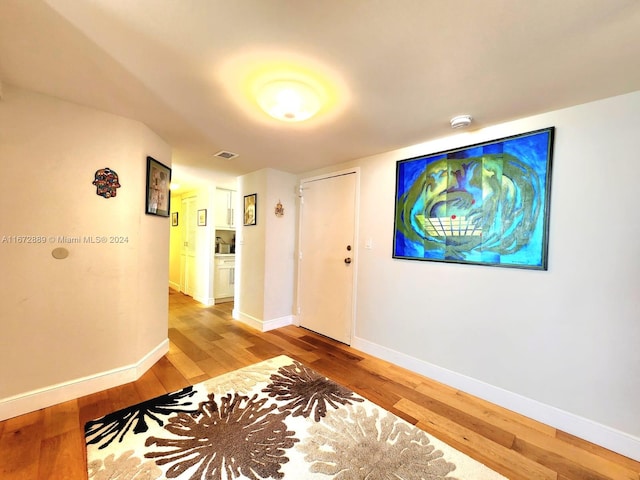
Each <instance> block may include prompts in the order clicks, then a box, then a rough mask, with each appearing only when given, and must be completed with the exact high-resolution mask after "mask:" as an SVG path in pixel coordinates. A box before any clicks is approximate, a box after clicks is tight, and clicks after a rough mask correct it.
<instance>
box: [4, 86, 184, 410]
mask: <svg viewBox="0 0 640 480" xmlns="http://www.w3.org/2000/svg"><path fill="white" fill-rule="evenodd" d="M147 155H150V156H152V157H154V158H156V159H157V160H159V161H160V162H162V163H164V164H166V165H170V163H171V151H170V148H169V147H168V145H167V144H166V143H164V142H163V141H162V140H161V139H160V138H159V137H158V136H156V135H155V134H154V133H152V132H151V131H150V130H149V129H148V128H147V127H145V126H144V125H142V124H140V123H138V122H134V121H131V120H128V119H124V118H121V117H117V116H114V115H109V114H106V113H103V112H99V111H96V110H92V109H89V108H84V107H80V106H77V105H75V104H71V103H67V102H63V101H60V100H57V99H54V98H51V97H47V96H42V95H38V94H34V93H31V92H26V91H23V90H18V89H14V88H11V87H9V86H5V89H4V98H3V99H2V101H0V164H1V168H2V175H0V211H2V217H1V218H2V221H1V223H0V225H1V231H0V263H1V265H2V274H3V279H4V280H3V288H2V289H0V303H1V304H2V322H1V327H0V328H1V335H0V343H1V346H0V379H2V380H1V381H0V418H6V417H9V416H13V415H16V414H19V413H23V412H25V411H29V410H34V409H36V408H41V407H43V406H46V405H49V404H53V403H57V402H59V401H63V400H66V399H69V398H74V397H78V396H81V395H83V394H86V393H90V392H92V391H96V390H100V389H102V388H106V387H108V386H112V385H115V384H119V383H124V382H125V381H130V380H133V379H135V378H136V377H137V376H138V375H140V374H141V373H143V372H144V370H145V369H146V368H148V367H149V366H150V365H151V364H152V363H153V362H154V361H155V360H156V359H157V358H159V357H160V356H162V355H163V354H164V353H165V351H166V350H167V347H168V340H167V317H168V303H167V283H168V273H167V272H168V248H169V219H167V218H162V217H155V216H148V215H145V214H144V208H145V177H146V157H147ZM104 167H110V168H112V169H113V170H115V171H116V172H117V173H118V175H119V179H120V184H121V185H122V187H121V188H119V189H118V190H117V196H116V197H113V198H110V199H105V198H103V197H100V196H98V195H96V193H95V192H96V188H95V186H93V185H92V181H93V179H94V173H95V171H96V170H98V169H100V168H104ZM13 235H16V236H20V235H32V236H38V237H42V238H43V239H44V242H42V243H15V241H12V240H11V236H13ZM60 236H67V237H76V236H79V237H81V238H82V239H83V241H82V243H74V244H60V242H59V239H58V237H60ZM89 236H93V237H98V236H104V237H106V238H107V243H100V244H95V243H94V244H91V243H85V242H84V237H89ZM114 236H119V237H122V238H125V239H126V243H110V240H111V237H114ZM52 237H53V238H52ZM3 239H4V241H3ZM58 246H64V247H66V248H67V249H68V251H69V256H68V258H66V259H64V260H56V259H54V258H53V257H52V255H51V251H52V250H53V249H54V248H56V247H58Z"/></svg>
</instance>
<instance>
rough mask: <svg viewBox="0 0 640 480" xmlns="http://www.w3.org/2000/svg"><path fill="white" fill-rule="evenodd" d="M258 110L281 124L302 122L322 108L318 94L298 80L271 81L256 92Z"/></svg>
mask: <svg viewBox="0 0 640 480" xmlns="http://www.w3.org/2000/svg"><path fill="white" fill-rule="evenodd" d="M257 101H258V105H260V108H262V109H263V110H264V111H265V112H267V113H268V114H269V115H271V116H272V117H273V118H276V119H278V120H282V121H283V122H302V121H304V120H307V119H309V118H311V117H313V116H314V115H315V114H317V113H318V112H319V111H320V109H321V108H322V101H321V99H320V94H319V93H318V92H317V91H316V90H315V89H314V88H312V87H311V86H310V85H308V84H307V83H304V82H301V81H298V80H273V81H271V82H268V83H266V84H265V85H263V86H262V87H261V88H260V89H259V90H258V92H257Z"/></svg>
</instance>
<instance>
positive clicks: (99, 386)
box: [0, 339, 169, 421]
mask: <svg viewBox="0 0 640 480" xmlns="http://www.w3.org/2000/svg"><path fill="white" fill-rule="evenodd" d="M168 351H169V339H165V340H163V341H162V342H161V343H160V344H159V345H158V346H156V347H155V348H154V349H153V350H151V351H150V352H149V353H147V354H146V355H145V356H144V357H142V359H140V360H139V361H138V362H136V363H134V364H132V365H127V366H124V367H121V368H116V369H113V370H109V371H106V372H101V373H97V374H95V375H91V376H88V377H83V378H77V379H74V380H70V381H68V382H63V383H58V384H56V385H51V386H48V387H45V388H39V389H37V390H32V391H30V392H26V393H21V394H19V395H15V396H12V397H7V398H3V399H0V421H2V420H6V419H7V418H12V417H17V416H18V415H22V414H24V413H29V412H33V411H35V410H39V409H41V408H46V407H50V406H52V405H56V404H58V403H62V402H66V401H69V400H73V399H75V398H79V397H82V396H85V395H89V394H92V393H95V392H99V391H101V390H106V389H108V388H112V387H117V386H118V385H123V384H125V383H129V382H134V381H136V380H137V379H138V378H140V377H141V376H142V375H143V374H144V373H145V372H146V371H147V370H149V368H151V366H152V365H153V364H154V363H156V362H157V361H158V360H160V359H161V358H162V357H163V356H164V355H165V354H166V353H167V352H168Z"/></svg>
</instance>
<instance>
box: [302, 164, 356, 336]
mask: <svg viewBox="0 0 640 480" xmlns="http://www.w3.org/2000/svg"><path fill="white" fill-rule="evenodd" d="M350 174H355V205H354V219H353V222H354V225H353V245H354V246H353V256H352V259H353V260H352V265H353V281H352V289H353V295H352V296H351V332H350V334H349V336H350V338H351V342H353V339H354V338H355V331H356V322H357V316H356V313H357V300H356V299H357V287H358V258H359V256H360V255H359V250H360V248H359V245H360V242H359V233H360V232H359V225H360V167H352V168H347V169H344V170H338V171H335V172H328V173H324V174H321V175H315V176H312V177H306V178H301V179H300V182H299V183H298V192H299V193H298V198H303V191H304V188H303V184H305V183H310V182H315V181H318V180H324V179H327V178H332V177H339V176H342V175H350ZM302 210H303V209H302V208H298V238H297V248H296V256H297V262H296V310H295V311H296V315H294V317H293V324H294V325H296V326H298V327H299V326H300V324H301V322H300V315H299V312H300V309H301V306H300V289H301V285H300V276H301V275H300V245H301V241H302Z"/></svg>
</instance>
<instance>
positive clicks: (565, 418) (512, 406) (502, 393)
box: [351, 337, 640, 461]
mask: <svg viewBox="0 0 640 480" xmlns="http://www.w3.org/2000/svg"><path fill="white" fill-rule="evenodd" d="M351 346H352V347H353V348H355V349H357V350H360V351H362V352H365V353H368V354H369V355H373V356H375V357H378V358H381V359H383V360H386V361H388V362H391V363H394V364H396V365H399V366H401V367H404V368H406V369H408V370H411V371H413V372H416V373H419V374H421V375H424V376H425V377H428V378H431V379H433V380H436V381H438V382H441V383H444V384H445V385H448V386H450V387H453V388H456V389H458V390H461V391H463V392H466V393H469V394H471V395H475V396H476V397H480V398H482V399H484V400H487V401H489V402H491V403H494V404H496V405H500V406H501V407H504V408H507V409H509V410H512V411H514V412H517V413H519V414H521V415H524V416H526V417H529V418H533V419H534V420H537V421H539V422H542V423H544V424H546V425H549V426H551V427H553V428H557V429H559V430H562V431H564V432H567V433H570V434H572V435H575V436H577V437H580V438H582V439H584V440H588V441H589V442H592V443H595V444H596V445H600V446H602V447H604V448H607V449H609V450H613V451H614V452H617V453H619V454H621V455H624V456H626V457H629V458H632V459H634V460H637V461H640V438H638V437H634V436H633V435H630V434H628V433H625V432H621V431H619V430H616V429H614V428H611V427H608V426H606V425H602V424H600V423H597V422H594V421H593V420H589V419H588V418H584V417H580V416H578V415H574V414H573V413H569V412H566V411H564V410H560V409H559V408H556V407H553V406H550V405H547V404H544V403H541V402H538V401H536V400H532V399H530V398H527V397H524V396H522V395H519V394H517V393H513V392H510V391H508V390H504V389H502V388H499V387H495V386H493V385H490V384H488V383H484V382H482V381H480V380H476V379H474V378H471V377H467V376H465V375H462V374H460V373H456V372H453V371H451V370H447V369H446V368H442V367H439V366H437V365H433V364H431V363H428V362H425V361H423V360H419V359H417V358H414V357H411V356H409V355H406V354H404V353H400V352H397V351H395V350H392V349H390V348H387V347H383V346H381V345H378V344H376V343H373V342H370V341H368V340H364V339H362V338H357V337H354V339H353V341H352V343H351Z"/></svg>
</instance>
